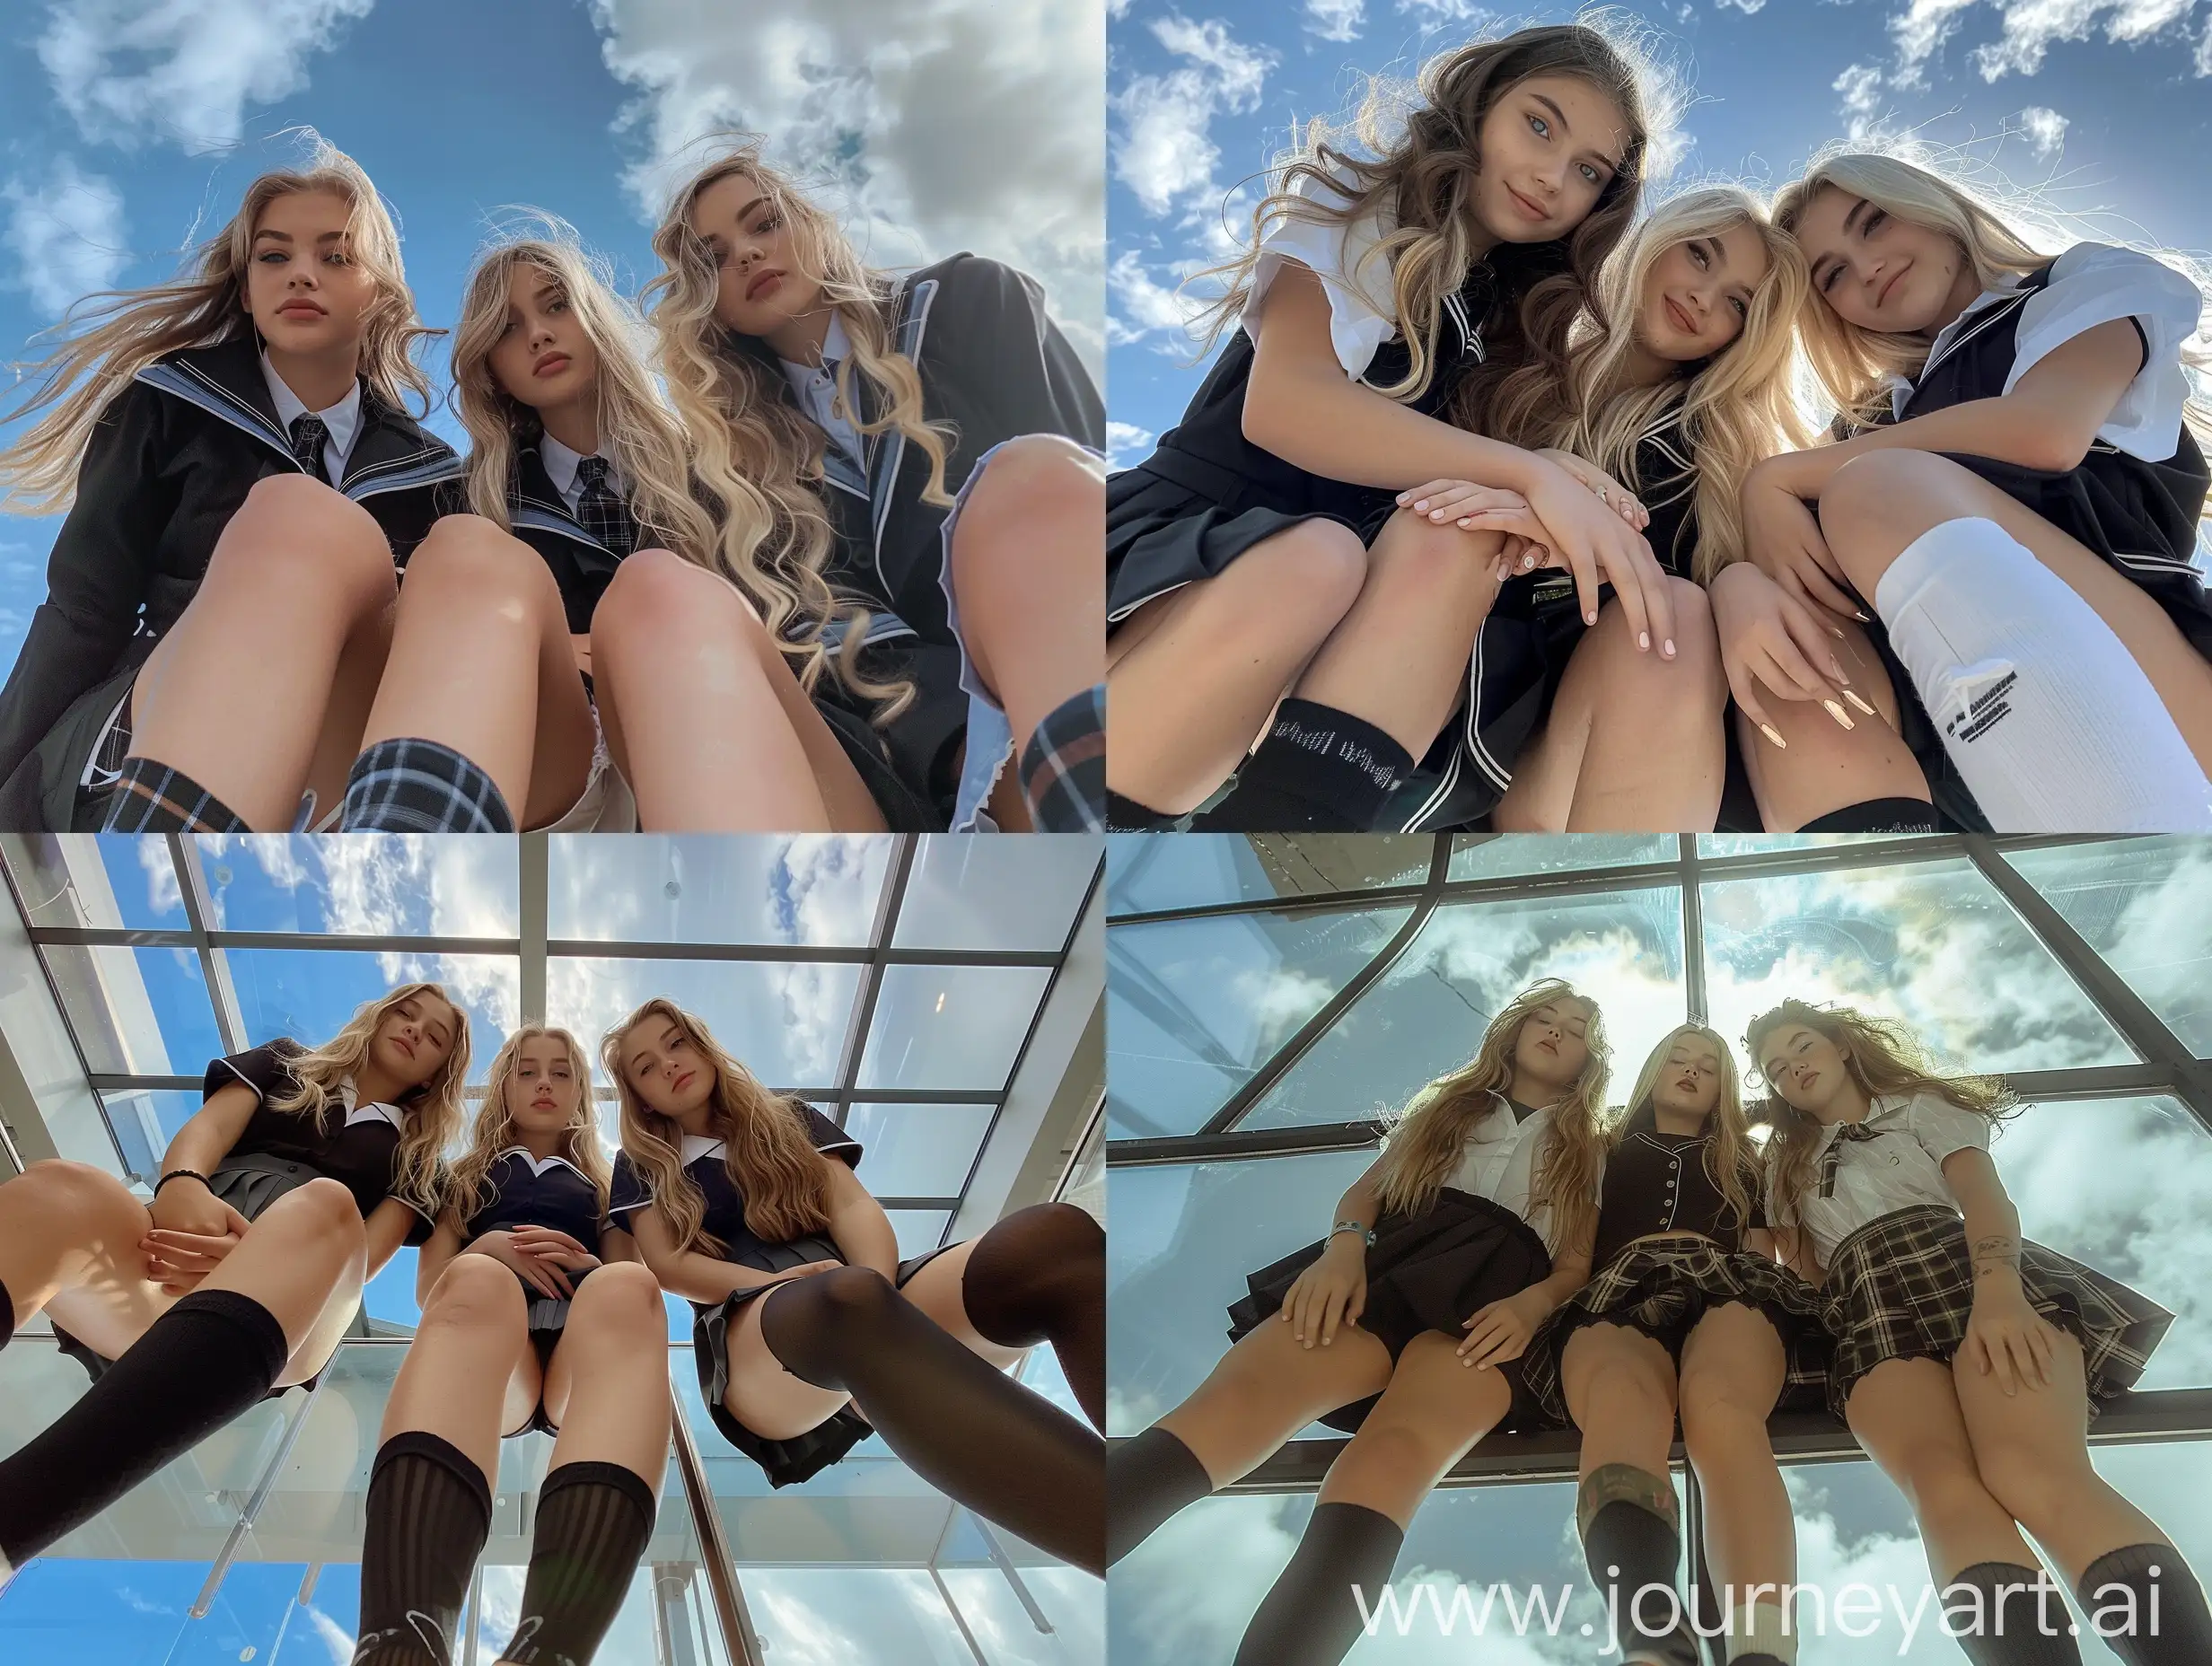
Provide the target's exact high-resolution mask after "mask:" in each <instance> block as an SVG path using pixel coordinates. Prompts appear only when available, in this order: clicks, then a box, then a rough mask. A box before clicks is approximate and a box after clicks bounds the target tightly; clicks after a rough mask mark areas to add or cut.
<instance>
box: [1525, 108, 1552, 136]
mask: <svg viewBox="0 0 2212 1666" xmlns="http://www.w3.org/2000/svg"><path fill="white" fill-rule="evenodd" d="M1528 121H1529V128H1530V131H1532V133H1534V134H1535V135H1536V136H1537V137H1538V138H1540V139H1549V137H1550V136H1551V124H1550V123H1549V122H1548V121H1546V120H1545V119H1544V118H1542V117H1541V116H1539V115H1536V114H1533V113H1532V114H1531V115H1530V117H1529V118H1528Z"/></svg>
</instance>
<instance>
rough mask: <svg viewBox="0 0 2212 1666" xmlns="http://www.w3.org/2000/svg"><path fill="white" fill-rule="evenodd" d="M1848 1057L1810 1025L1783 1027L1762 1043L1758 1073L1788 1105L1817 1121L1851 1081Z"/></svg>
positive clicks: (1786, 1025)
mask: <svg viewBox="0 0 2212 1666" xmlns="http://www.w3.org/2000/svg"><path fill="white" fill-rule="evenodd" d="M1847 1057H1848V1055H1847V1054H1846V1053H1845V1052H1844V1051H1843V1049H1842V1048H1839V1047H1838V1046H1837V1045H1836V1044H1835V1043H1834V1042H1833V1041H1830V1039H1828V1038H1827V1037H1826V1036H1824V1035H1822V1034H1821V1032H1820V1031H1819V1030H1815V1029H1813V1028H1812V1027H1811V1026H1810V1025H1808V1024H1784V1025H1782V1026H1781V1027H1780V1028H1779V1029H1777V1030H1775V1031H1774V1032H1773V1033H1772V1034H1771V1035H1769V1036H1767V1037H1766V1038H1765V1039H1762V1040H1761V1041H1760V1048H1759V1074H1760V1075H1762V1076H1764V1077H1766V1079H1767V1081H1768V1083H1769V1085H1770V1086H1771V1087H1772V1088H1773V1089H1774V1091H1775V1092H1777V1093H1779V1094H1780V1095H1781V1096H1782V1100H1783V1102H1784V1103H1785V1104H1786V1105H1788V1106H1789V1107H1790V1108H1791V1109H1794V1110H1801V1111H1803V1112H1804V1113H1805V1115H1807V1116H1808V1117H1816V1118H1817V1117H1820V1116H1821V1113H1822V1112H1823V1111H1825V1110H1827V1109H1828V1108H1829V1107H1830V1105H1832V1104H1833V1103H1834V1102H1835V1100H1836V1096H1837V1094H1838V1093H1839V1092H1841V1091H1842V1089H1843V1086H1844V1084H1845V1083H1846V1082H1847V1081H1848V1075H1847V1074H1846V1072H1845V1068H1844V1061H1845V1059H1846V1058H1847Z"/></svg>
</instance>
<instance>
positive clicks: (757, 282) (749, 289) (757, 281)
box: [745, 267, 784, 301]
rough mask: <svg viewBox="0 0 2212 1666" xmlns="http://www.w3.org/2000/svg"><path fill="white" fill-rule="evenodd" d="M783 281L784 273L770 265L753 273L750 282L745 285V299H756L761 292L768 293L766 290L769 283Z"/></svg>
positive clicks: (773, 283)
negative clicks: (762, 270)
mask: <svg viewBox="0 0 2212 1666" xmlns="http://www.w3.org/2000/svg"><path fill="white" fill-rule="evenodd" d="M783 281H784V275H783V274H782V273H781V272H778V271H777V270H776V268H775V267H769V268H768V270H767V271H765V272H759V273H755V274H754V276H753V280H752V282H750V284H747V285H745V299H746V300H748V301H758V300H759V298H760V297H761V296H762V295H763V294H767V293H768V288H769V286H770V285H775V284H780V283H782V282H783Z"/></svg>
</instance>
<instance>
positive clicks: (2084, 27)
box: [1890, 0, 2212, 86]
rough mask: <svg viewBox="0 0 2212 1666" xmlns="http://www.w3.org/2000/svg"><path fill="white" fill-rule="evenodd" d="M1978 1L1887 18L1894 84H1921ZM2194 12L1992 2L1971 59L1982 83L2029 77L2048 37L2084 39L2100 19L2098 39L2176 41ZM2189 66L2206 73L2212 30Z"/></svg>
mask: <svg viewBox="0 0 2212 1666" xmlns="http://www.w3.org/2000/svg"><path fill="white" fill-rule="evenodd" d="M1981 3H1982V0H1908V4H1906V6H1905V8H1904V9H1903V10H1902V11H1901V12H1899V13H1896V14H1895V15H1894V16H1892V18H1891V20H1890V32H1891V35H1892V38H1893V39H1895V40H1896V42H1897V80H1898V83H1899V84H1900V85H1904V86H1920V85H1925V84H1926V69H1927V63H1928V60H1929V59H1930V58H1932V57H1935V54H1936V53H1937V52H1939V51H1940V50H1941V49H1942V48H1943V46H1944V42H1945V41H1947V40H1948V39H1950V38H1951V37H1952V35H1953V34H1954V33H1956V32H1957V31H1958V29H1959V26H1960V24H1961V22H1962V21H1963V19H1964V18H1965V15H1966V13H1969V12H1971V11H1972V10H1973V9H1974V8H1975V7H1976V6H1977V5H1979V4H1981ZM1991 3H1992V4H1997V0H1991ZM2195 9H2196V0H2002V4H1997V10H1998V12H1999V13H2000V28H1999V33H1998V35H1997V39H1995V40H1991V41H1987V42H1985V43H1983V44H1982V45H1980V46H1979V47H1977V48H1974V51H1973V53H1972V55H1971V57H1972V62H1973V66H1974V68H1975V69H1976V70H1977V71H1978V72H1979V74H1980V75H1981V78H1982V79H1983V80H1984V81H1996V80H1998V79H2000V78H2001V77H2003V76H2005V75H2034V74H2036V73H2037V72H2038V71H2039V70H2041V68H2042V67H2043V58H2044V55H2045V54H2046V53H2047V52H2048V51H2049V50H2050V47H2051V45H2052V43H2053V42H2055V41H2061V40H2086V39H2088V38H2089V37H2090V35H2091V34H2092V33H2093V32H2094V31H2095V30H2096V29H2097V27H2098V25H2099V24H2102V27H2103V33H2104V38H2105V39H2107V40H2110V41H2112V42H2115V43H2116V44H2120V45H2131V44H2133V43H2135V42H2137V41H2146V40H2150V39H2155V37H2157V36H2159V35H2161V34H2164V33H2168V32H2172V34H2173V38H2174V40H2175V42H2176V43H2177V44H2180V43H2181V42H2182V40H2183V36H2182V34H2181V25H2182V24H2184V23H2185V22H2187V21H2188V19H2189V18H2190V15H2191V13H2193V12H2194V11H2195ZM2194 68H2195V70H2196V73H2197V74H2198V75H2212V34H2208V36H2207V37H2206V38H2205V41H2204V43H2203V44H2201V45H2199V47H2198V48H2196V50H2195V54H2194Z"/></svg>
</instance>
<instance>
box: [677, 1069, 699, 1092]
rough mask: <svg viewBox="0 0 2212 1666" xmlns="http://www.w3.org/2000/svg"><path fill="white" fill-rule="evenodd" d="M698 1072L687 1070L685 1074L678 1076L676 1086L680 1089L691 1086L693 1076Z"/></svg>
mask: <svg viewBox="0 0 2212 1666" xmlns="http://www.w3.org/2000/svg"><path fill="white" fill-rule="evenodd" d="M695 1074H698V1073H697V1072H695V1071H689V1070H687V1071H685V1072H684V1073H683V1074H681V1075H680V1076H678V1077H677V1078H676V1083H675V1085H676V1087H677V1088H678V1089H679V1090H681V1089H683V1088H685V1087H687V1086H689V1084H690V1081H691V1078H692V1077H693V1076H694V1075H695Z"/></svg>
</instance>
